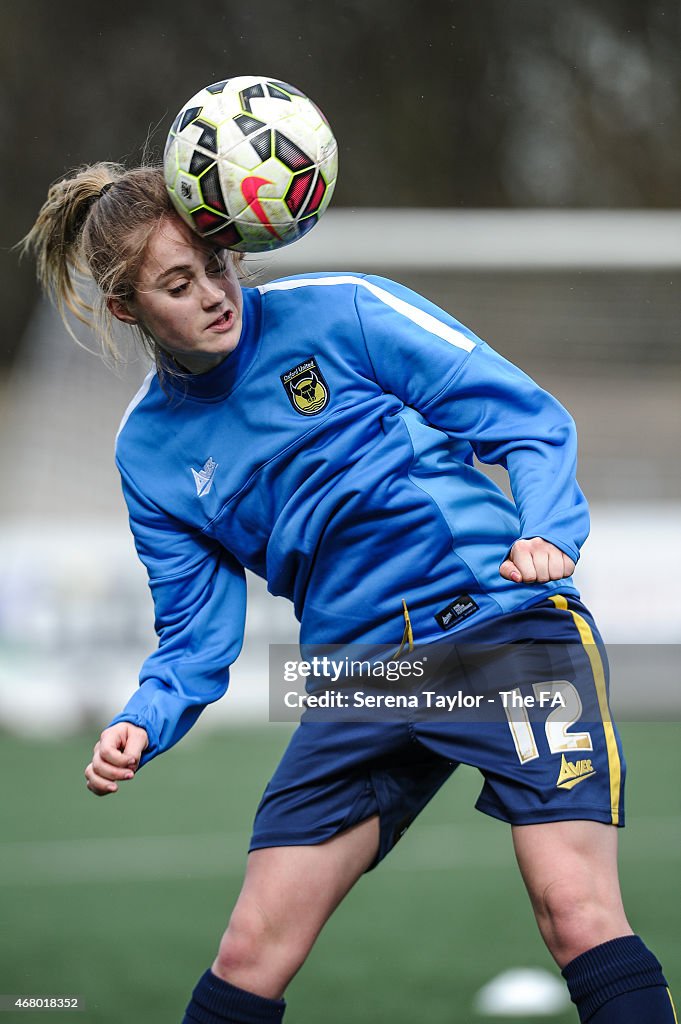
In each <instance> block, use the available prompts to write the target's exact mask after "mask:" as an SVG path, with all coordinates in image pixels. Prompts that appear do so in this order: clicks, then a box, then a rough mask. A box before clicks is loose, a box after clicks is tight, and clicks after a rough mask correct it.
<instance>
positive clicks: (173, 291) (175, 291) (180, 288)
mask: <svg viewBox="0 0 681 1024" xmlns="http://www.w3.org/2000/svg"><path fill="white" fill-rule="evenodd" d="M188 287H189V281H183V282H182V284H178V285H175V287H174V288H169V289H168V294H169V295H173V296H179V295H182V293H183V292H185V291H186V290H187V288H188Z"/></svg>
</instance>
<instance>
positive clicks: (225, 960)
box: [212, 906, 308, 999]
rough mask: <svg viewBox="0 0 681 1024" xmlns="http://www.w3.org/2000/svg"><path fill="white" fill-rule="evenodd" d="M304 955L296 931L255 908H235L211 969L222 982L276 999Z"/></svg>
mask: <svg viewBox="0 0 681 1024" xmlns="http://www.w3.org/2000/svg"><path fill="white" fill-rule="evenodd" d="M307 952H308V949H307V947H306V946H305V945H304V944H303V943H302V942H301V941H299V938H298V936H296V934H295V931H291V930H290V929H288V930H287V929H286V928H284V927H278V926H276V925H275V924H274V923H273V922H272V921H270V920H268V918H267V917H266V915H265V914H264V913H262V912H261V911H260V910H259V908H258V907H257V906H247V907H244V906H237V907H236V908H235V910H234V912H233V913H232V916H231V918H230V921H229V925H228V927H227V930H226V931H225V933H224V935H223V937H222V940H221V942H220V946H219V949H218V953H217V956H216V958H215V962H214V964H213V967H212V969H213V972H214V973H215V974H217V975H218V977H221V978H223V980H225V981H231V982H232V983H233V984H235V985H238V986H239V987H241V988H245V989H247V990H248V991H250V992H256V993H257V994H258V995H263V996H266V997H268V998H271V999H278V998H279V997H280V996H281V995H282V993H283V991H284V989H285V988H286V985H287V984H288V982H289V981H290V979H291V978H292V977H293V975H294V974H295V973H296V971H297V970H298V968H299V967H300V966H301V964H302V963H303V961H304V959H305V957H306V955H307Z"/></svg>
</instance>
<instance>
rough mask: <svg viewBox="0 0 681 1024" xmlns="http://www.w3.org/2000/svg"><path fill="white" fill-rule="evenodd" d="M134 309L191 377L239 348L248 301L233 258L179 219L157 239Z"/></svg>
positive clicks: (165, 224) (164, 224) (165, 223)
mask: <svg viewBox="0 0 681 1024" xmlns="http://www.w3.org/2000/svg"><path fill="white" fill-rule="evenodd" d="M129 309H130V312H131V313H132V314H133V315H134V317H135V318H136V319H137V320H138V321H139V322H141V323H142V324H143V325H144V326H145V327H146V328H147V330H148V331H149V332H150V333H151V334H152V335H153V337H154V338H155V339H156V341H157V342H158V344H159V345H160V346H161V348H163V349H165V351H166V352H169V353H170V355H172V356H174V357H175V359H177V361H178V363H180V364H181V365H182V366H184V367H185V368H186V369H187V370H189V371H190V372H192V373H203V372H205V371H206V370H210V369H212V367H214V366H217V365H218V363H220V362H222V360H223V359H224V358H225V356H227V355H229V353H230V352H232V351H233V350H234V349H235V348H236V346H237V345H238V343H239V336H240V334H241V315H242V309H243V300H242V295H241V288H240V286H239V281H238V278H237V275H236V271H235V269H234V264H233V262H232V259H231V257H230V255H229V254H228V253H225V252H221V251H220V250H218V251H216V250H215V249H214V248H213V247H212V246H210V245H209V244H207V243H206V242H204V241H203V240H202V239H200V238H199V237H198V236H197V235H195V234H194V233H193V232H192V231H191V229H190V228H189V227H188V226H187V225H186V224H184V223H183V222H182V221H181V220H180V219H179V218H178V217H166V218H164V219H163V220H162V221H161V223H160V225H159V227H158V229H157V230H156V231H155V233H154V234H153V235H152V237H151V239H150V241H149V244H148V246H147V251H146V255H145V258H144V262H143V264H142V267H141V269H140V273H139V275H138V278H137V281H136V283H135V298H134V300H133V302H132V303H130V306H129Z"/></svg>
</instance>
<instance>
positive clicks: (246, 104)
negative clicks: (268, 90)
mask: <svg viewBox="0 0 681 1024" xmlns="http://www.w3.org/2000/svg"><path fill="white" fill-rule="evenodd" d="M264 95H265V90H264V89H263V87H262V86H261V85H249V87H248V88H247V89H243V90H242V92H240V93H239V99H240V100H241V107H242V109H243V110H247V111H248V113H249V114H250V112H251V100H252V99H255V98H256V97H259V98H260V99H262V98H263V97H264Z"/></svg>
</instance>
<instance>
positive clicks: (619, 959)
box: [562, 935, 676, 1024]
mask: <svg viewBox="0 0 681 1024" xmlns="http://www.w3.org/2000/svg"><path fill="white" fill-rule="evenodd" d="M562 973H563V977H564V978H565V980H566V982H567V986H568V989H569V990H570V997H571V999H572V1001H573V1003H575V1005H576V1006H577V1010H578V1012H579V1019H580V1021H581V1022H582V1024H587V1022H589V1024H643V1022H645V1024H676V1014H675V1012H674V1004H673V1003H672V997H671V995H670V992H669V989H668V987H667V982H666V980H665V977H664V974H663V973H662V968H661V966H660V964H659V963H658V961H657V959H656V958H655V957H654V956H653V954H652V953H651V952H650V950H649V949H648V948H647V947H646V946H645V945H644V944H643V942H642V941H641V939H639V937H638V935H624V936H622V938H619V939H611V940H610V942H604V943H603V944H602V945H600V946H594V947H593V949H588V950H587V951H586V953H582V954H581V956H578V957H575V959H574V960H571V961H570V963H569V964H566V966H565V967H564V968H563V972H562Z"/></svg>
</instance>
